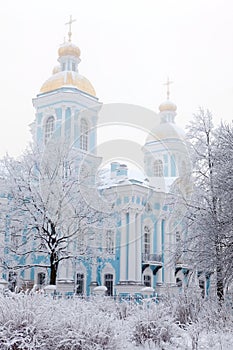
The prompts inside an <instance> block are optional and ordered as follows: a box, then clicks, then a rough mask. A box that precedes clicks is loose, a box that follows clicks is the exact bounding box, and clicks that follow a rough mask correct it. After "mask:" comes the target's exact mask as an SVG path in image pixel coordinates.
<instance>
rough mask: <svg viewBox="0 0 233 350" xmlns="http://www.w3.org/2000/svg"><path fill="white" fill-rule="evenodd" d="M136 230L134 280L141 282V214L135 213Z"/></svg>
mask: <svg viewBox="0 0 233 350" xmlns="http://www.w3.org/2000/svg"><path fill="white" fill-rule="evenodd" d="M135 232H136V253H135V255H136V260H135V270H136V271H135V277H136V282H142V242H141V240H142V231H141V215H140V214H139V213H137V214H136V220H135Z"/></svg>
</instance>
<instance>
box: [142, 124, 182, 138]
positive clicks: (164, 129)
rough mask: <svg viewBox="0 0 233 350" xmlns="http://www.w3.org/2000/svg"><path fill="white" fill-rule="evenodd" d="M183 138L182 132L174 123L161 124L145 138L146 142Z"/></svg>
mask: <svg viewBox="0 0 233 350" xmlns="http://www.w3.org/2000/svg"><path fill="white" fill-rule="evenodd" d="M184 138H185V133H184V131H183V130H182V129H181V128H179V127H178V126H177V125H176V124H174V123H161V124H160V125H159V126H158V127H157V128H156V129H154V130H153V131H152V132H151V133H150V135H149V136H148V137H147V140H146V142H151V141H160V140H167V139H181V140H183V139H184Z"/></svg>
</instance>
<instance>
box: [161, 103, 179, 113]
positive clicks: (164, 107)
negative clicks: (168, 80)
mask: <svg viewBox="0 0 233 350" xmlns="http://www.w3.org/2000/svg"><path fill="white" fill-rule="evenodd" d="M176 109H177V107H176V105H175V103H173V102H171V101H170V100H167V101H165V102H163V103H161V105H160V106H159V110H160V112H164V111H171V112H175V111H176Z"/></svg>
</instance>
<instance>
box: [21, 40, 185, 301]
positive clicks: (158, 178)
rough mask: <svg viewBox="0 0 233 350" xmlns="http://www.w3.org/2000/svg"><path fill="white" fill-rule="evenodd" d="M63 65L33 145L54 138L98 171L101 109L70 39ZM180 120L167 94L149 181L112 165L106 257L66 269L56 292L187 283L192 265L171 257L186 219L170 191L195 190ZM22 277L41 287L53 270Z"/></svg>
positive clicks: (150, 149)
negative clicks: (111, 209) (111, 211)
mask: <svg viewBox="0 0 233 350" xmlns="http://www.w3.org/2000/svg"><path fill="white" fill-rule="evenodd" d="M58 62H59V65H58V66H57V67H55V68H54V70H53V74H52V76H51V77H50V78H49V79H48V80H47V81H46V82H45V83H44V84H43V85H42V87H41V89H40V92H39V93H38V95H37V96H36V97H35V98H34V99H33V106H34V108H35V120H34V122H33V123H32V124H31V130H32V134H33V140H34V142H35V144H37V145H38V147H39V149H40V150H41V151H42V152H43V150H44V149H45V148H46V145H47V143H48V141H49V139H50V138H51V137H52V135H54V133H56V136H57V137H60V138H61V139H63V140H65V141H66V142H67V143H69V144H70V145H72V147H74V148H76V149H78V150H80V155H84V156H85V157H86V158H87V159H88V164H89V167H90V169H94V171H96V169H98V167H100V166H101V161H102V160H101V154H97V152H96V150H97V148H98V147H97V125H98V124H97V123H98V113H99V111H100V109H101V106H102V103H101V102H100V101H99V99H98V98H97V97H96V92H95V90H94V88H93V86H92V84H91V83H90V81H89V80H88V79H86V78H85V77H84V76H82V75H81V74H80V73H79V63H80V49H79V48H78V47H77V46H76V45H74V44H73V43H72V42H71V41H70V40H69V41H68V42H64V43H63V44H62V45H61V46H60V48H59V50H58ZM85 111H86V112H85ZM155 115H156V114H155ZM175 116H176V105H175V104H174V103H172V102H171V101H170V99H169V93H168V96H167V100H166V101H165V102H163V103H162V104H161V105H160V106H159V113H158V115H157V117H158V119H159V120H160V123H159V125H157V126H156V127H155V128H154V129H153V125H151V130H152V131H151V133H150V134H149V135H148V137H147V139H146V141H145V144H144V146H143V148H142V154H143V159H144V174H145V175H146V178H145V179H143V180H138V179H131V178H130V177H129V175H128V168H127V165H125V164H122V162H120V161H115V160H114V159H113V161H112V162H111V164H109V167H110V170H109V173H110V174H109V182H108V184H107V185H106V184H105V186H103V185H102V184H101V183H100V184H99V191H100V193H102V192H104V195H105V196H111V195H112V194H115V193H117V196H116V199H115V203H114V210H116V216H115V224H114V226H113V228H112V227H111V228H109V229H104V230H103V232H102V233H101V235H102V239H103V240H102V241H103V242H104V244H103V245H104V248H103V249H102V254H101V255H100V256H94V257H92V258H91V259H90V258H86V257H85V256H80V257H79V256H77V257H76V259H75V261H67V262H65V263H63V264H61V266H60V267H59V271H58V278H57V290H58V292H61V293H63V292H74V293H75V294H78V295H79V294H80V295H90V294H91V293H92V292H93V289H94V288H95V287H96V286H103V285H105V286H106V288H107V294H108V295H120V294H122V293H129V294H131V295H134V294H135V293H141V291H142V290H145V287H151V288H153V290H154V291H155V292H156V293H161V292H162V291H163V290H164V289H165V288H167V287H171V288H173V289H174V290H175V289H176V288H179V286H180V285H181V284H182V283H183V282H184V279H185V276H186V274H187V267H186V266H185V265H184V264H183V263H182V261H172V259H171V252H172V251H173V250H174V247H175V245H176V242H177V240H179V237H180V234H181V232H182V220H181V219H182V218H179V217H177V214H176V215H175V214H174V206H175V205H176V204H174V193H173V192H172V191H173V190H174V188H176V187H177V188H179V190H180V191H182V193H184V195H188V192H189V190H190V189H189V185H188V183H187V181H186V179H185V176H186V174H187V170H188V168H189V163H188V160H187V151H186V145H185V140H184V132H183V131H182V130H181V129H179V128H178V127H177V125H176V123H175ZM157 124H158V123H157ZM116 188H117V191H116ZM175 212H176V213H177V212H178V210H175ZM180 215H181V216H182V210H181V214H180ZM100 244H101V243H100ZM24 279H25V280H27V281H28V283H29V284H32V285H33V284H37V285H38V286H43V285H44V283H47V282H48V279H47V272H46V271H45V270H43V268H36V267H35V268H33V273H32V272H31V271H30V269H29V270H26V271H25V273H24ZM20 283H21V282H20V281H19V280H18V284H20Z"/></svg>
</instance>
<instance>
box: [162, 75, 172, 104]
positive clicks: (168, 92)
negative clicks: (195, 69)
mask: <svg viewBox="0 0 233 350" xmlns="http://www.w3.org/2000/svg"><path fill="white" fill-rule="evenodd" d="M171 84H173V81H170V80H169V78H168V77H167V82H166V83H163V85H167V99H168V100H169V97H170V89H169V87H170V85H171Z"/></svg>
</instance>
